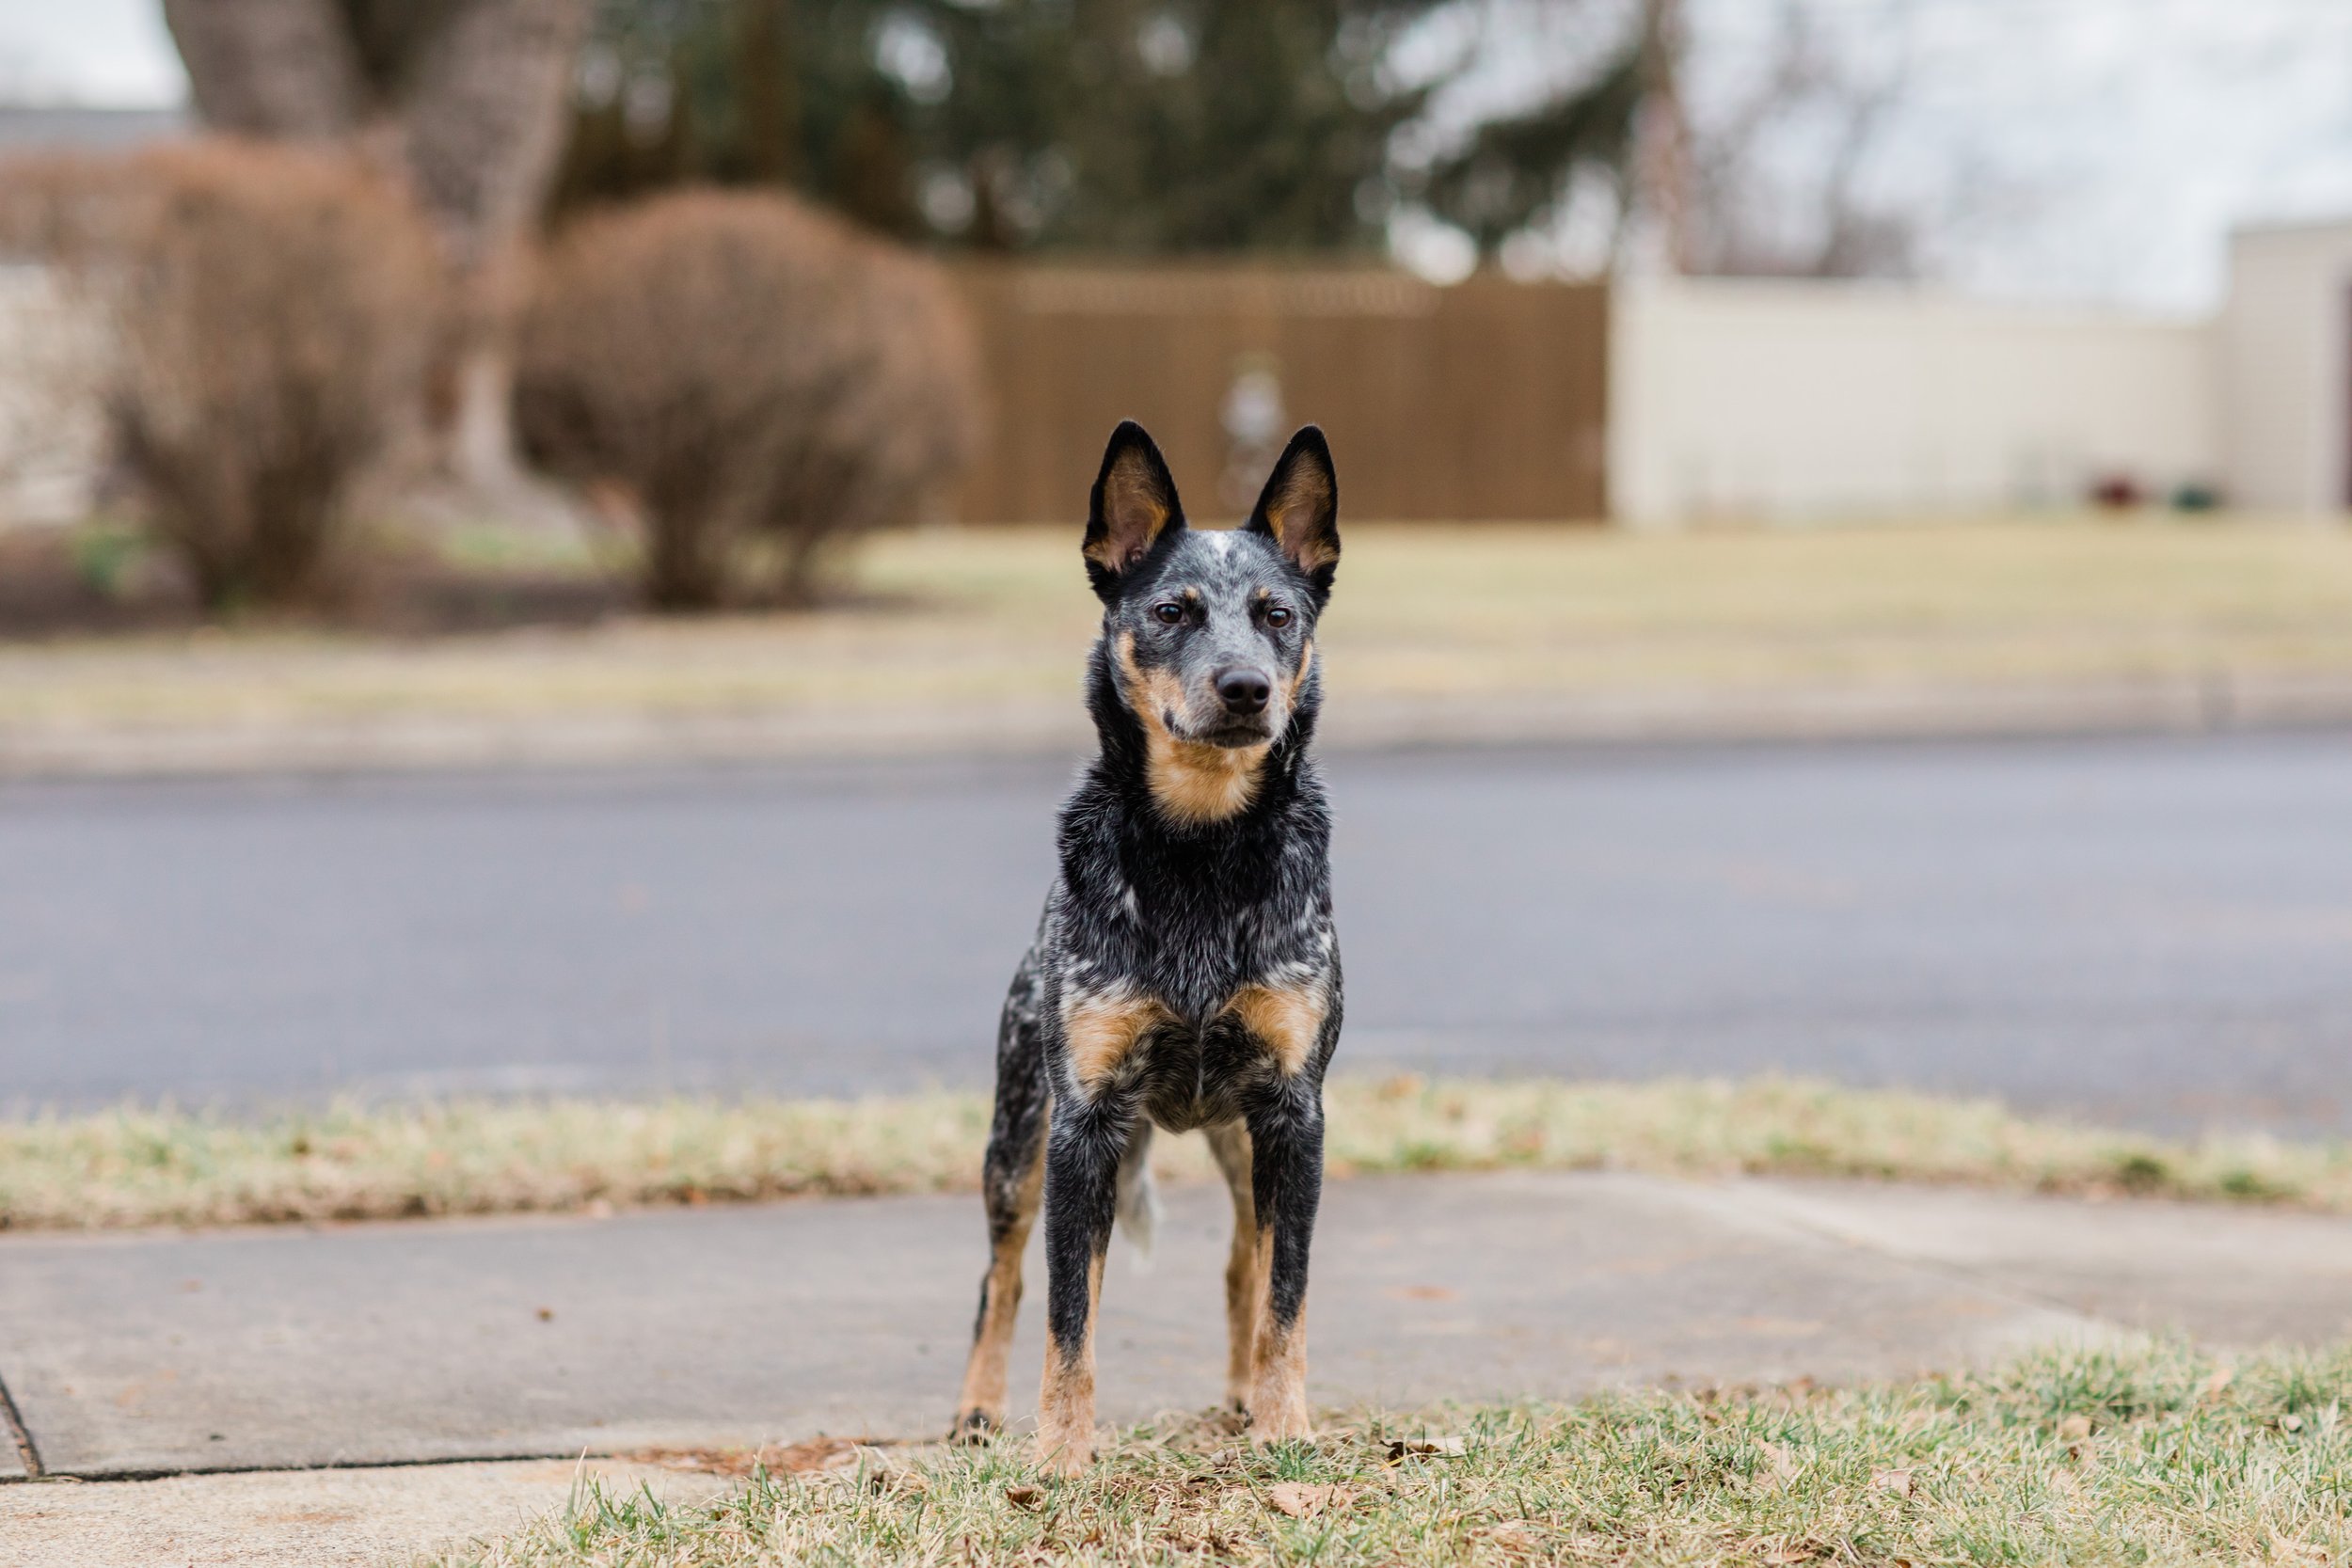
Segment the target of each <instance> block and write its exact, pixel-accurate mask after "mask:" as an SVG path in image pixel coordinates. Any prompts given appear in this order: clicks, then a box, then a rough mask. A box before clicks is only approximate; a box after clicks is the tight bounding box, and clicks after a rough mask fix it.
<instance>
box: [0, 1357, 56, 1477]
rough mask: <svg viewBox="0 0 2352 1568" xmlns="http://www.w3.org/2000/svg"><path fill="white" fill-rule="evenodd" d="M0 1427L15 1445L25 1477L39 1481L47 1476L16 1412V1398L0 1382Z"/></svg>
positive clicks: (6, 1385) (22, 1420)
mask: <svg viewBox="0 0 2352 1568" xmlns="http://www.w3.org/2000/svg"><path fill="white" fill-rule="evenodd" d="M0 1425H4V1426H6V1427H7V1428H8V1437H9V1440H10V1441H12V1442H14V1443H15V1444H16V1456H17V1458H18V1459H19V1460H20V1461H22V1462H23V1464H24V1473H25V1475H26V1476H28V1477H30V1478H31V1479H33V1480H35V1481H39V1480H40V1478H41V1477H42V1476H43V1475H45V1474H47V1473H48V1472H46V1471H45V1470H43V1469H42V1468H41V1467H40V1449H36V1448H34V1447H33V1433H32V1432H31V1430H30V1429H29V1428H27V1427H26V1426H25V1424H24V1416H23V1415H22V1414H21V1413H20V1412H19V1411H18V1410H17V1408H16V1397H15V1396H14V1395H12V1394H10V1393H9V1392H8V1384H7V1382H6V1381H0Z"/></svg>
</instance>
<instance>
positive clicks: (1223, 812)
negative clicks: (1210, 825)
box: [1119, 632, 1274, 824]
mask: <svg viewBox="0 0 2352 1568" xmlns="http://www.w3.org/2000/svg"><path fill="white" fill-rule="evenodd" d="M1119 664H1120V684H1121V685H1123V686H1124V687H1125V689H1126V691H1127V705H1128V706H1129V707H1131V708H1133V709H1135V713H1136V719H1138V720H1139V721H1142V724H1143V741H1144V750H1143V771H1144V779H1145V781H1146V782H1147V783H1148V784H1150V785H1151V787H1152V803H1153V804H1155V805H1157V806H1158V807H1159V808H1160V810H1161V812H1162V813H1163V814H1164V815H1166V816H1168V819H1169V820H1171V821H1175V822H1183V823H1187V824H1190V823H1200V822H1221V821H1223V820H1224V819H1225V818H1227V817H1229V816H1233V815H1234V814H1235V813H1237V812H1240V811H1243V810H1246V809H1247V808H1248V805H1249V802H1250V801H1251V800H1255V799H1256V798H1257V794H1258V780H1259V778H1260V777H1261V776H1262V774H1263V771H1264V765H1265V759H1266V753H1267V752H1270V751H1272V750H1273V749H1274V748H1273V742H1271V741H1266V742H1263V743H1261V744H1259V745H1256V746H1209V745H1204V744H1203V743H1201V742H1200V741H1197V740H1183V739H1179V738H1178V737H1177V736H1175V735H1174V734H1172V733H1170V731H1169V730H1168V717H1167V716H1168V714H1169V713H1171V712H1173V713H1177V714H1183V713H1184V712H1185V705H1184V688H1183V686H1182V685H1181V684H1180V683H1179V682H1178V681H1177V680H1176V678H1175V677H1174V676H1172V675H1170V674H1169V673H1168V672H1167V671H1165V670H1145V669H1144V668H1142V667H1141V666H1140V665H1138V664H1137V663H1136V639H1135V634H1134V633H1133V632H1126V633H1122V634H1121V635H1120V640H1119Z"/></svg>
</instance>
